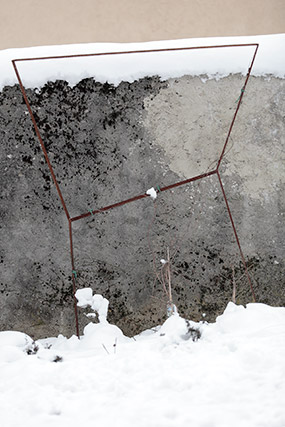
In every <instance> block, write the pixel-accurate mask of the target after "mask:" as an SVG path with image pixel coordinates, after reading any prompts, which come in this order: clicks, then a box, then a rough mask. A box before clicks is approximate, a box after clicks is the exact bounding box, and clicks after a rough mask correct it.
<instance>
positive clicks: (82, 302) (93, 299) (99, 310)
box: [75, 288, 109, 323]
mask: <svg viewBox="0 0 285 427" xmlns="http://www.w3.org/2000/svg"><path fill="white" fill-rule="evenodd" d="M75 297H76V298H77V300H78V303H77V305H78V307H81V308H86V307H88V306H89V307H91V309H92V310H93V312H91V313H87V314H86V316H87V317H95V318H96V317H97V318H98V320H99V322H100V323H104V322H107V314H108V306H109V301H108V300H107V299H106V298H104V297H103V296H102V295H99V294H95V295H93V290H92V288H84V289H78V290H77V291H76V293H75ZM94 312H95V313H94Z"/></svg>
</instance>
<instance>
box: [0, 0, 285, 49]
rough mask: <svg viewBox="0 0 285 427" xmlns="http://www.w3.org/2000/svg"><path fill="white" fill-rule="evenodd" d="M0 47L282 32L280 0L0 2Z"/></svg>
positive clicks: (283, 1)
mask: <svg viewBox="0 0 285 427" xmlns="http://www.w3.org/2000/svg"><path fill="white" fill-rule="evenodd" d="M0 5H1V26H0V49H6V48H12V47H26V46H38V45H54V44H69V43H88V42H139V41H150V40H167V39H180V38H192V37H207V36H236V35H257V34H274V33H284V32H285V0H270V1H269V0H80V1H79V0H48V1H47V0H10V1H7V0H0Z"/></svg>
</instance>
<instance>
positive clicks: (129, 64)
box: [0, 34, 285, 89]
mask: <svg viewBox="0 0 285 427" xmlns="http://www.w3.org/2000/svg"><path fill="white" fill-rule="evenodd" d="M248 43H259V49H258V52H257V56H256V60H255V63H254V67H253V69H252V75H255V76H262V75H263V76H264V75H274V76H275V77H279V78H285V49H284V47H285V34H275V35H262V36H247V37H215V38H199V39H198V38H196V39H184V40H171V41H169V40H166V41H157V42H147V43H127V44H122V43H88V44H75V45H61V46H39V47H31V48H21V49H7V50H2V51H0V71H1V72H0V89H2V88H3V87H4V86H10V85H14V84H15V83H17V79H16V75H15V72H14V69H13V67H12V63H11V61H12V59H20V58H34V57H46V56H60V55H75V54H90V53H99V52H120V51H133V50H148V49H165V48H177V47H191V46H217V45H228V44H248ZM254 50H255V47H254V46H250V47H230V48H222V49H221V48H212V49H198V50H190V51H182V52H181V51H179V52H178V51H176V52H160V53H143V54H142V53H140V54H132V55H108V56H99V57H81V58H73V59H52V60H41V61H23V62H18V63H17V67H18V69H19V72H20V75H21V77H22V81H23V84H24V86H25V87H29V88H35V87H41V86H42V85H44V84H45V83H46V82H47V81H54V80H57V79H63V80H67V81H68V82H69V83H70V85H72V86H73V85H75V84H77V83H78V82H79V81H80V80H82V79H83V78H87V77H94V78H95V79H96V80H97V81H99V82H101V83H105V82H106V81H108V82H109V83H113V84H115V85H118V84H119V83H120V82H121V81H123V80H124V81H129V82H132V81H134V80H137V79H138V78H141V77H145V76H151V75H159V76H161V78H163V79H167V78H171V77H181V76H183V75H185V74H188V75H206V76H207V78H222V77H225V76H227V75H229V74H234V73H242V74H246V73H247V70H248V67H249V65H250V63H251V59H252V56H253V53H254Z"/></svg>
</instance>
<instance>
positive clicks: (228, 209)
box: [12, 43, 259, 337]
mask: <svg viewBox="0 0 285 427" xmlns="http://www.w3.org/2000/svg"><path fill="white" fill-rule="evenodd" d="M229 47H230V48H237V47H255V50H254V53H253V56H252V59H251V63H250V66H249V68H248V71H247V74H246V78H245V82H244V85H243V87H242V89H241V94H240V97H239V99H238V101H237V106H236V109H235V112H234V115H233V118H232V121H231V124H230V127H229V130H228V134H227V137H226V140H225V143H224V146H223V149H222V152H221V155H220V157H219V160H218V162H217V165H216V167H215V169H213V170H212V171H210V172H207V173H204V174H202V175H197V176H195V177H192V178H190V179H186V180H184V181H180V182H177V183H174V184H171V185H168V186H166V187H162V188H160V191H161V192H163V191H167V190H170V189H173V188H175V187H179V186H181V185H184V184H189V183H190V182H194V181H197V180H200V179H203V178H207V177H209V176H213V175H216V176H217V178H218V181H219V184H220V187H221V191H222V194H223V198H224V201H225V205H226V209H227V212H228V215H229V218H230V222H231V225H232V228H233V232H234V236H235V239H236V242H237V245H238V248H239V252H240V256H241V259H242V263H243V265H244V269H245V273H246V276H247V279H248V282H249V285H250V288H251V292H252V296H253V300H254V301H255V300H256V298H255V293H254V289H253V286H252V281H251V278H250V275H249V272H248V268H247V265H246V261H245V257H244V254H243V251H242V248H241V244H240V240H239V237H238V234H237V230H236V226H235V223H234V220H233V216H232V213H231V210H230V206H229V203H228V199H227V196H226V193H225V190H224V186H223V183H222V179H221V175H220V166H221V162H222V160H223V157H224V155H225V151H226V148H227V145H228V142H229V139H230V135H231V132H232V129H233V126H234V123H235V120H236V117H237V114H238V111H239V108H240V105H241V102H242V99H243V96H244V92H245V89H246V86H247V83H248V79H249V76H250V74H251V70H252V67H253V64H254V61H255V58H256V54H257V51H258V47H259V44H258V43H248V44H231V45H215V46H194V47H180V48H165V49H148V50H132V51H125V52H124V51H123V52H100V53H88V54H78V55H60V56H46V57H37V58H21V59H13V60H12V64H13V67H14V70H15V73H16V76H17V79H18V82H19V86H20V89H21V92H22V95H23V97H24V100H25V103H26V105H27V108H28V111H29V114H30V117H31V119H32V122H33V125H34V128H35V131H36V135H37V137H38V140H39V142H40V145H41V148H42V151H43V154H44V157H45V159H46V162H47V165H48V168H49V170H50V173H51V176H52V180H53V182H54V185H55V187H56V190H57V193H58V196H59V198H60V201H61V204H62V207H63V210H64V212H65V215H66V218H67V221H68V227H69V241H70V257H71V267H72V283H73V301H74V313H75V323H76V333H77V336H78V337H79V325H78V312H77V303H76V298H75V292H76V278H77V274H76V269H75V261H74V250H73V236H72V223H73V222H74V221H78V220H81V219H83V218H87V217H89V216H90V215H95V214H97V213H100V212H105V211H108V210H110V209H114V208H117V207H119V206H123V205H125V204H128V203H131V202H135V201H137V200H140V199H144V198H146V197H149V196H148V195H147V194H145V193H144V194H140V195H138V196H134V197H132V198H130V199H127V200H123V201H120V202H118V203H114V204H111V205H108V206H105V207H102V208H100V209H96V210H90V211H89V212H86V213H84V214H81V215H78V216H75V217H70V215H69V212H68V209H67V206H66V204H65V201H64V198H63V195H62V192H61V189H60V186H59V184H58V181H57V179H56V176H55V173H54V170H53V167H52V165H51V162H50V160H49V156H48V154H47V151H46V148H45V145H44V142H43V139H42V137H41V134H40V131H39V128H38V125H37V122H36V119H35V116H34V114H33V111H32V108H31V105H30V103H29V100H28V97H27V93H26V90H25V88H24V85H23V82H22V79H21V77H20V73H19V70H18V68H17V65H16V63H19V62H23V61H42V60H49V59H68V58H80V57H94V56H110V55H128V54H135V53H136V54H144V53H159V52H178V51H190V50H198V49H220V48H229Z"/></svg>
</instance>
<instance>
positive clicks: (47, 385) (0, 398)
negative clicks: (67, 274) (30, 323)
mask: <svg viewBox="0 0 285 427" xmlns="http://www.w3.org/2000/svg"><path fill="white" fill-rule="evenodd" d="M101 302H102V300H101ZM89 305H91V304H89ZM189 326H191V327H194V328H197V327H198V328H199V329H200V332H201V334H202V336H201V338H200V339H199V340H196V341H193V340H192V339H191V336H190V334H189V332H188V331H189ZM284 327H285V308H276V307H270V306H267V305H264V304H248V305H247V306H246V308H245V307H243V306H239V305H234V304H233V303H229V304H228V306H227V308H226V310H225V312H224V314H223V315H222V316H219V317H218V318H217V320H216V322H215V323H212V324H207V323H200V324H195V323H194V322H190V324H189V323H188V326H187V323H186V322H185V320H184V319H182V318H181V317H179V315H178V314H175V315H173V316H171V317H170V318H168V319H167V320H166V322H165V323H164V324H163V325H162V326H161V327H157V328H154V329H153V330H148V331H145V332H144V333H142V334H140V335H139V336H136V337H134V338H128V337H125V336H124V335H123V333H122V332H121V331H120V329H119V328H117V327H116V326H114V325H110V324H109V323H108V322H106V321H104V322H101V323H98V324H95V323H90V324H89V325H88V326H87V327H86V328H85V331H84V336H83V337H82V338H81V340H78V339H77V337H75V336H73V337H71V338H69V339H67V338H65V337H63V336H61V335H60V336H58V337H57V338H48V339H46V340H41V341H40V342H37V343H36V345H37V346H38V347H39V350H38V351H37V352H36V346H35V344H34V345H32V343H31V340H30V339H29V337H28V336H26V335H25V334H22V333H19V332H7V331H6V332H0V414H1V426H2V427H16V426H19V425H21V426H23V427H28V426H29V427H34V426H37V427H39V426H40V427H54V426H56V427H73V426H78V425H85V426H89V425H90V426H96V425H97V426H100V427H134V426H136V427H146V426H147V427H160V426H161V427H162V426H163V427H168V426H172V427H186V426H187V427H188V426H191V427H229V426H231V427H284V426H285V328H284ZM27 349H28V350H30V351H29V352H30V353H31V354H29V355H28V354H27Z"/></svg>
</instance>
